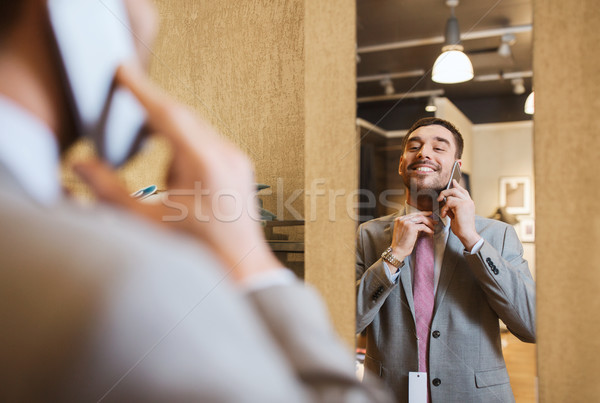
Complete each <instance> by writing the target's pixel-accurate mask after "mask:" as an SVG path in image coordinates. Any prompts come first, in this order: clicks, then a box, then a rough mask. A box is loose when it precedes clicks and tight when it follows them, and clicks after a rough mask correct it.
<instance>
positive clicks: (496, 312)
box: [356, 118, 535, 402]
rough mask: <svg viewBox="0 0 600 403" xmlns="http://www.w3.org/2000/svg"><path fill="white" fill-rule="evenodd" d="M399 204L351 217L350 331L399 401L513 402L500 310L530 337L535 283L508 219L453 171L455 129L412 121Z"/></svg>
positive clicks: (457, 153) (457, 149)
mask: <svg viewBox="0 0 600 403" xmlns="http://www.w3.org/2000/svg"><path fill="white" fill-rule="evenodd" d="M402 149H403V153H402V156H401V158H400V166H399V170H398V171H399V173H400V175H401V176H402V179H403V182H404V184H405V185H406V188H407V199H406V203H405V208H404V209H403V210H402V211H400V212H398V213H396V214H392V215H390V216H386V217H382V218H378V219H375V220H372V221H369V222H366V223H364V224H363V225H361V226H360V227H359V230H358V235H357V257H356V276H357V317H356V322H357V332H362V331H365V329H366V337H367V354H366V358H365V366H366V367H367V369H368V370H370V371H372V372H375V374H377V375H379V376H380V377H382V378H383V379H384V380H385V381H386V383H387V384H388V385H389V386H390V387H391V388H392V389H393V390H394V392H395V394H396V399H397V401H399V402H407V401H409V393H410V395H411V398H414V397H415V396H417V395H419V396H421V398H422V399H427V400H420V401H430V402H467V401H468V402H509V401H514V397H513V394H512V390H511V387H510V383H509V377H508V373H507V371H506V366H505V363H504V358H503V356H502V348H501V343H500V328H499V321H498V319H502V321H503V322H504V323H505V324H506V325H507V327H508V328H509V330H510V331H511V332H512V333H513V334H515V336H517V337H518V338H519V339H521V340H523V341H526V342H535V284H534V281H533V279H532V277H531V273H530V272H529V267H528V264H527V261H525V260H524V259H523V256H522V255H523V247H522V245H521V243H520V242H519V240H518V238H517V235H516V233H515V231H514V229H513V227H511V226H509V225H507V224H504V223H502V222H499V221H494V220H490V219H485V218H481V217H478V216H476V215H475V204H474V203H473V200H471V197H470V196H469V193H468V192H467V191H466V190H465V189H464V188H463V187H461V186H460V185H459V183H458V182H457V181H455V180H453V181H452V182H451V183H450V186H449V187H448V184H449V182H450V177H451V174H452V168H453V166H454V165H455V163H458V164H459V165H460V164H461V163H462V161H461V159H460V158H461V155H462V150H463V138H462V135H461V134H460V132H459V131H458V130H457V129H456V128H455V127H454V125H452V124H451V123H450V122H448V121H445V120H443V119H438V118H424V119H421V120H419V121H417V122H416V123H415V124H414V125H413V126H412V127H411V128H410V129H409V131H408V133H407V135H406V136H405V138H404V141H403V148H402Z"/></svg>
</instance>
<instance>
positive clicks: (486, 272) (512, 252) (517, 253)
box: [465, 226, 536, 343]
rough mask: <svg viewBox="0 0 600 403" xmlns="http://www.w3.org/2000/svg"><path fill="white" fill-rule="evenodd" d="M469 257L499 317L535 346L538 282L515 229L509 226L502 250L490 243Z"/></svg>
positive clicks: (476, 275) (473, 269)
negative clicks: (530, 269)
mask: <svg viewBox="0 0 600 403" xmlns="http://www.w3.org/2000/svg"><path fill="white" fill-rule="evenodd" d="M465 255H466V256H465V257H466V259H467V262H468V264H469V266H470V268H471V270H472V272H473V274H474V275H475V277H476V278H477V280H478V282H479V284H480V285H481V288H482V289H483V291H484V292H485V295H486V298H487V301H488V303H489V304H490V306H491V307H492V309H493V310H494V311H495V312H496V314H497V315H498V317H499V318H500V319H502V321H503V322H504V323H505V324H506V326H507V327H508V328H509V330H510V331H511V332H512V333H513V334H514V335H515V336H517V337H518V338H519V339H521V340H522V341H525V342H531V343H534V342H535V338H536V335H535V283H534V281H533V278H532V277H531V273H530V271H529V266H528V264H527V261H526V260H525V259H523V246H522V245H521V242H520V241H519V239H518V237H517V234H516V232H515V230H514V228H513V227H511V226H506V227H505V229H504V236H503V238H502V241H501V242H500V245H499V247H498V248H494V247H493V246H492V245H491V244H490V243H489V242H488V241H487V240H486V241H484V243H483V245H482V247H481V249H479V251H478V252H477V253H475V254H472V255H471V254H465Z"/></svg>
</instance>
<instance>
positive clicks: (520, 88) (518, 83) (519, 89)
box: [511, 78, 525, 95]
mask: <svg viewBox="0 0 600 403" xmlns="http://www.w3.org/2000/svg"><path fill="white" fill-rule="evenodd" d="M511 83H512V85H513V93H514V94H515V95H521V94H524V93H525V85H524V80H523V79H522V78H513V79H512V80H511Z"/></svg>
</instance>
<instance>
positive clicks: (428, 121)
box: [402, 117, 464, 159]
mask: <svg viewBox="0 0 600 403" xmlns="http://www.w3.org/2000/svg"><path fill="white" fill-rule="evenodd" d="M432 125H436V126H442V127H444V128H446V129H448V131H450V133H452V136H454V145H455V146H456V154H455V158H456V159H460V158H461V157H462V153H463V148H464V140H463V136H462V134H461V133H460V131H459V130H458V129H457V128H456V126H454V125H453V124H452V123H450V122H449V121H447V120H444V119H441V118H433V117H428V118H421V119H419V120H417V121H416V122H415V123H414V124H413V125H412V126H411V127H410V129H408V132H407V133H406V135H405V136H404V138H403V139H402V154H404V151H405V148H406V144H407V143H408V138H409V137H410V135H411V133H412V132H414V131H415V130H417V129H418V128H419V127H423V126H432Z"/></svg>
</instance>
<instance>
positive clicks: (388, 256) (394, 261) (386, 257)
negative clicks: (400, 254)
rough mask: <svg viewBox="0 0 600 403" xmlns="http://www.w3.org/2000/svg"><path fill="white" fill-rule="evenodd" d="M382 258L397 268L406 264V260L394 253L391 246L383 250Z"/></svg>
mask: <svg viewBox="0 0 600 403" xmlns="http://www.w3.org/2000/svg"><path fill="white" fill-rule="evenodd" d="M381 258H382V259H383V260H385V261H386V262H388V263H389V264H391V265H393V266H395V267H397V268H401V267H402V266H404V261H402V260H400V259H398V258H397V257H396V256H394V255H393V254H392V247H391V246H390V247H389V248H387V249H386V250H384V251H383V253H382V254H381Z"/></svg>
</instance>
